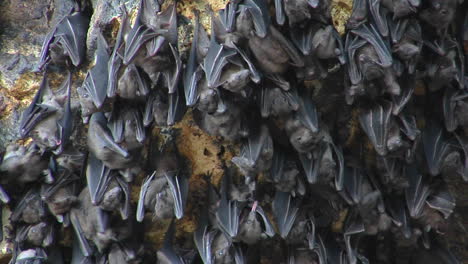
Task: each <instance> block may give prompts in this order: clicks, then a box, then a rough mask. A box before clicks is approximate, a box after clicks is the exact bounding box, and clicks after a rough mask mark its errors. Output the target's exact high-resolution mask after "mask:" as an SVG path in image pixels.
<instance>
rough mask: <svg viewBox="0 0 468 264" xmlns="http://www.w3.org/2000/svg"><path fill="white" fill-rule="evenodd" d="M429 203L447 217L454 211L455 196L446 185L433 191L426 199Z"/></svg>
mask: <svg viewBox="0 0 468 264" xmlns="http://www.w3.org/2000/svg"><path fill="white" fill-rule="evenodd" d="M426 203H427V205H428V206H429V207H430V208H432V209H435V210H437V211H439V212H440V213H442V215H443V216H444V218H445V219H447V218H449V216H450V215H451V214H452V213H453V209H454V208H455V205H456V204H455V198H454V197H453V196H452V194H451V193H450V191H449V190H448V189H447V188H446V187H445V188H442V189H440V190H437V191H433V192H431V194H430V195H429V196H428V198H427V200H426Z"/></svg>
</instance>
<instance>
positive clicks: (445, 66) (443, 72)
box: [426, 49, 459, 91]
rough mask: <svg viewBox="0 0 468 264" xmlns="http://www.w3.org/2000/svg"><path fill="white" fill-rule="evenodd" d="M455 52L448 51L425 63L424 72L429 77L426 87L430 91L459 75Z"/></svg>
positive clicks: (437, 88)
mask: <svg viewBox="0 0 468 264" xmlns="http://www.w3.org/2000/svg"><path fill="white" fill-rule="evenodd" d="M456 56H457V53H456V51H455V50H453V49H452V50H450V51H448V52H447V53H446V54H445V55H443V56H436V57H435V58H433V60H432V61H431V62H429V63H427V64H426V74H427V76H428V78H429V80H430V81H429V82H428V88H429V90H430V91H437V90H439V89H441V88H442V87H444V86H446V85H447V84H449V83H450V82H451V81H452V80H456V79H457V76H458V75H459V70H458V68H459V67H458V66H457V64H456Z"/></svg>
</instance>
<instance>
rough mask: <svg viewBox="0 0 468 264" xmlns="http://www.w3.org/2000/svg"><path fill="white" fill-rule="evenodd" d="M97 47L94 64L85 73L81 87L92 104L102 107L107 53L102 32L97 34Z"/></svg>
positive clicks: (107, 60) (105, 91) (104, 92)
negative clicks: (87, 94) (89, 97)
mask: <svg viewBox="0 0 468 264" xmlns="http://www.w3.org/2000/svg"><path fill="white" fill-rule="evenodd" d="M97 40H98V48H97V51H96V57H95V65H94V67H93V68H92V69H91V70H89V71H88V74H86V77H85V80H84V83H83V87H84V88H85V89H86V90H87V91H88V93H89V95H90V96H91V99H92V100H93V103H94V105H95V106H96V107H97V108H100V107H102V105H103V104H104V100H105V99H106V95H107V84H108V81H107V80H108V75H109V71H108V64H109V58H110V56H109V53H108V47H107V43H106V40H105V39H104V36H103V35H102V33H100V34H98V39H97Z"/></svg>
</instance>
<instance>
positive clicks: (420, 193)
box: [405, 165, 431, 218]
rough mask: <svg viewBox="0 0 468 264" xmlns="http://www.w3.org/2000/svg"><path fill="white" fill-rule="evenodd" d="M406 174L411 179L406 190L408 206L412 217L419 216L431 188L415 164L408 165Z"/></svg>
mask: <svg viewBox="0 0 468 264" xmlns="http://www.w3.org/2000/svg"><path fill="white" fill-rule="evenodd" d="M406 175H407V177H408V179H409V187H408V188H406V190H405V197H406V206H407V207H408V210H409V213H410V216H411V217H412V218H419V217H420V216H421V213H422V210H423V207H424V205H425V203H426V200H427V198H428V196H429V195H430V194H431V190H430V188H429V185H427V183H426V182H425V180H424V178H423V175H422V174H421V173H420V172H418V170H417V169H416V167H415V166H414V165H408V166H407V167H406Z"/></svg>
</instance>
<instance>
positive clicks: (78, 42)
mask: <svg viewBox="0 0 468 264" xmlns="http://www.w3.org/2000/svg"><path fill="white" fill-rule="evenodd" d="M88 24H89V18H88V17H87V16H86V15H85V14H83V13H82V12H80V10H78V9H76V10H74V11H73V10H72V11H71V12H70V15H68V16H66V17H64V18H63V19H62V20H60V22H59V23H58V24H57V25H56V26H55V27H54V28H53V29H52V30H51V31H50V32H49V33H47V35H46V37H45V39H44V43H43V44H42V50H41V55H40V60H39V67H38V68H39V70H41V71H42V70H43V68H44V66H45V65H46V64H47V63H48V62H49V61H52V62H55V63H60V62H62V61H63V60H64V59H65V58H67V57H68V58H69V59H70V60H71V62H72V64H73V65H75V66H77V67H78V66H79V65H80V64H81V62H82V61H83V60H84V59H85V56H86V34H87V32H88Z"/></svg>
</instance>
